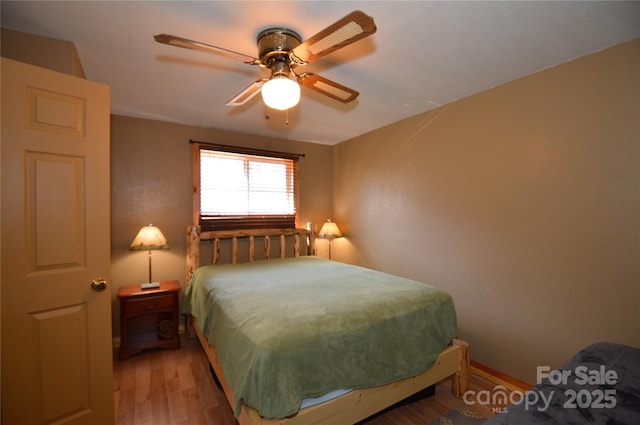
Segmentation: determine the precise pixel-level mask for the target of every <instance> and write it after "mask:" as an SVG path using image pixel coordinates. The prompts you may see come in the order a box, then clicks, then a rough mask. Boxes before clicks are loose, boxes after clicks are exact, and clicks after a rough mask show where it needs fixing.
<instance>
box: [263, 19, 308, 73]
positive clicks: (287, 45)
mask: <svg viewBox="0 0 640 425" xmlns="http://www.w3.org/2000/svg"><path fill="white" fill-rule="evenodd" d="M300 43H302V38H301V37H300V35H299V34H298V33H297V32H295V31H292V30H290V29H288V28H269V29H266V30H264V31H262V32H261V33H260V34H258V53H259V57H260V61H261V62H262V63H264V64H265V65H268V64H269V62H270V61H273V60H276V59H277V58H278V57H280V58H282V55H286V56H287V57H288V55H289V52H290V51H291V50H293V49H295V48H296V47H297V46H298V45H299V44H300Z"/></svg>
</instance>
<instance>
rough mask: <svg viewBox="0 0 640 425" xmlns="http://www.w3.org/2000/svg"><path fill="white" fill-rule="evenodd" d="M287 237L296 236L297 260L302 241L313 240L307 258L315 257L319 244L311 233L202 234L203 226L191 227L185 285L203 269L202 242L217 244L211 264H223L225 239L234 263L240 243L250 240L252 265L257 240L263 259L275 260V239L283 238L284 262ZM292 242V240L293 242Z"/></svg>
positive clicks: (213, 232)
mask: <svg viewBox="0 0 640 425" xmlns="http://www.w3.org/2000/svg"><path fill="white" fill-rule="evenodd" d="M287 236H293V256H294V257H298V256H299V255H300V237H301V236H302V237H303V238H307V237H309V239H308V240H307V241H305V245H306V247H307V252H306V254H312V253H315V241H314V238H313V236H314V235H310V233H309V231H308V230H307V229H247V230H214V231H207V232H202V231H201V229H200V226H194V225H191V226H187V274H186V281H185V284H186V285H189V282H190V281H191V275H192V274H193V272H194V271H195V270H196V269H197V268H198V267H200V243H201V242H202V241H211V242H212V244H213V253H212V258H211V261H210V263H211V264H219V263H220V258H221V257H220V242H221V241H222V240H224V239H230V240H231V262H232V263H233V264H235V263H237V262H238V239H242V238H246V239H248V241H249V247H248V261H254V260H255V259H256V258H255V256H256V253H255V239H256V238H263V240H264V254H263V255H262V257H259V258H262V259H270V258H271V238H272V237H273V238H276V237H277V238H279V240H280V256H279V258H284V257H285V256H286V252H287ZM289 239H291V238H289Z"/></svg>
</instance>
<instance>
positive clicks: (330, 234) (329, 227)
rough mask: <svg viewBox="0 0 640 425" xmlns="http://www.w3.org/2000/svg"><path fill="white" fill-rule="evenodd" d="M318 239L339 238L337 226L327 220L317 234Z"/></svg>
mask: <svg viewBox="0 0 640 425" xmlns="http://www.w3.org/2000/svg"><path fill="white" fill-rule="evenodd" d="M318 237H319V238H320V239H335V238H341V237H342V232H340V229H338V225H337V224H336V223H334V222H333V221H331V220H327V221H326V222H325V223H324V224H323V225H322V228H321V229H320V233H318Z"/></svg>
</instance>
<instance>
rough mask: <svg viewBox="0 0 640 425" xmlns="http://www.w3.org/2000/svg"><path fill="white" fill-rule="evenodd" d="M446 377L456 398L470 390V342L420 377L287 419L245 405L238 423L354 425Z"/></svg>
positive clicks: (457, 344)
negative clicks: (272, 417)
mask: <svg viewBox="0 0 640 425" xmlns="http://www.w3.org/2000/svg"><path fill="white" fill-rule="evenodd" d="M192 320H193V325H194V326H193V327H194V329H195V332H196V335H197V336H198V339H199V340H200V343H201V345H202V348H203V349H204V351H205V353H206V355H207V357H208V359H209V362H210V363H211V366H212V367H213V370H214V371H215V373H216V376H217V378H218V380H219V381H220V383H221V386H222V389H223V391H224V393H225V396H226V397H227V400H228V401H229V404H230V405H231V408H232V409H235V398H234V395H233V391H232V390H231V387H229V384H228V383H227V382H226V380H225V377H224V372H223V370H222V366H221V365H220V363H219V361H218V356H217V355H216V350H215V348H214V347H213V346H212V345H210V344H209V343H208V341H207V338H206V337H205V336H204V335H203V334H202V331H201V330H200V327H199V326H198V325H197V323H196V320H195V319H192ZM447 377H451V378H452V379H453V383H452V387H453V392H454V395H455V396H456V397H457V398H461V397H462V395H463V394H464V393H465V392H466V391H467V389H468V387H469V344H468V343H467V342H465V341H462V340H457V339H456V340H454V341H453V344H452V345H450V346H449V347H447V348H445V349H444V350H443V351H442V352H441V353H440V355H439V356H438V358H437V359H436V362H435V364H434V365H433V366H432V367H431V368H430V369H429V370H427V371H425V372H423V373H421V374H420V375H417V376H414V377H411V378H407V379H402V380H400V381H396V382H393V383H391V384H388V385H381V386H377V387H372V388H365V389H359V390H353V391H351V392H349V393H347V394H345V395H343V396H340V397H338V398H335V399H333V400H329V401H326V402H324V403H322V404H318V405H316V406H312V407H308V408H306V409H302V410H300V411H299V412H298V413H297V414H295V415H293V416H291V417H288V418H285V419H266V418H263V417H261V416H260V415H259V414H258V412H256V411H255V410H254V409H252V408H250V407H248V406H246V405H243V406H242V410H241V412H240V415H239V417H238V422H239V423H240V425H311V424H313V425H336V424H354V423H356V422H358V421H361V420H363V419H365V418H368V417H369V416H371V415H373V414H375V413H377V412H379V411H381V410H383V409H385V408H387V407H389V406H391V405H393V404H395V403H397V402H399V401H401V400H403V399H405V398H407V397H409V396H411V395H412V394H415V393H416V392H418V391H420V390H422V389H424V388H426V387H428V386H430V385H433V384H436V383H438V382H440V381H442V380H443V379H445V378H447Z"/></svg>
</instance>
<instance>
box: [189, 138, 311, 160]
mask: <svg viewBox="0 0 640 425" xmlns="http://www.w3.org/2000/svg"><path fill="white" fill-rule="evenodd" d="M189 143H190V144H192V145H204V146H211V147H213V148H216V149H219V150H222V151H227V152H235V153H247V154H257V155H263V156H277V157H298V158H300V157H302V158H304V157H305V154H303V153H291V152H278V151H270V150H266V149H257V148H245V147H242V146H231V145H222V144H219V143H212V142H199V141H197V140H191V139H190V140H189Z"/></svg>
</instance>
